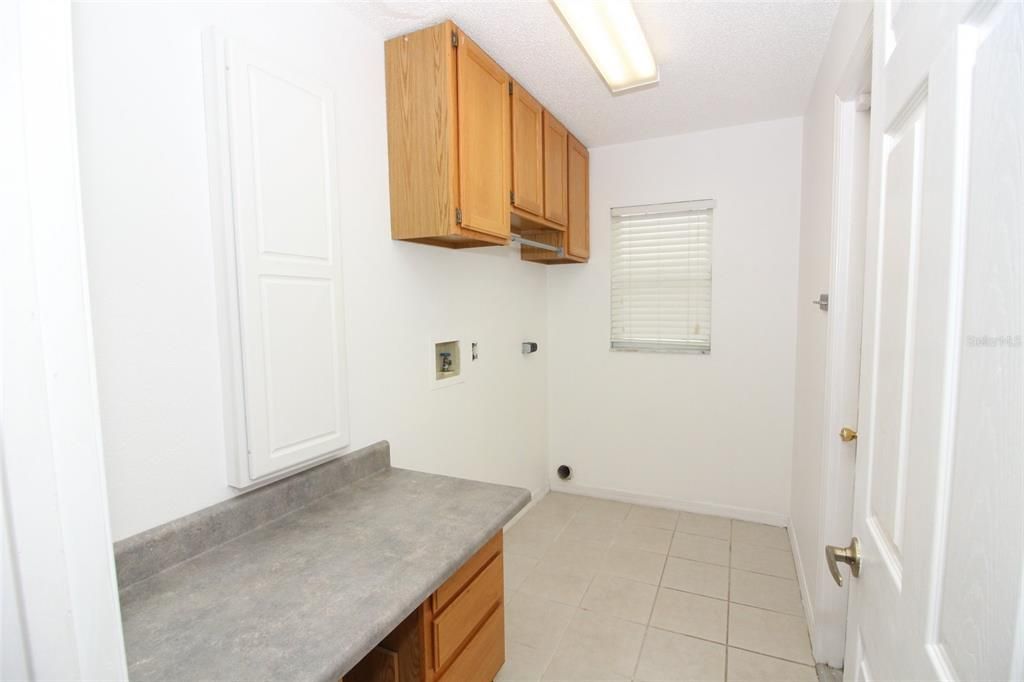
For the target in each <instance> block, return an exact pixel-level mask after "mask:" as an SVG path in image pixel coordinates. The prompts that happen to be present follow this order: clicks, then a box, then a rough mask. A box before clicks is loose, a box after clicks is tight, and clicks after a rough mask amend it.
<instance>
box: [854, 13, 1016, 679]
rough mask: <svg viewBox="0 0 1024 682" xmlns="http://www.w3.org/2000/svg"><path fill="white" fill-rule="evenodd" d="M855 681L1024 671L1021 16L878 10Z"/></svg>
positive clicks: (1007, 675) (860, 453)
mask: <svg viewBox="0 0 1024 682" xmlns="http://www.w3.org/2000/svg"><path fill="white" fill-rule="evenodd" d="M874 35H875V38H874V39H875V44H874V45H875V47H874V76H873V97H872V99H873V101H872V109H873V122H872V133H871V136H872V149H871V158H872V169H871V172H872V180H871V188H870V191H869V194H870V198H869V216H868V233H867V245H866V257H865V266H866V269H865V282H866V286H865V298H864V336H863V347H862V380H861V387H862V390H861V409H860V419H861V423H860V429H859V430H860V434H861V435H860V439H859V440H860V446H859V448H858V461H857V482H856V494H855V505H854V510H855V511H854V533H855V534H856V535H857V536H858V537H859V538H860V540H861V543H862V547H861V552H862V556H863V566H862V568H861V574H860V578H859V579H857V580H854V581H853V582H852V589H851V603H850V620H849V626H848V630H847V661H846V679H850V680H871V679H878V680H925V679H929V680H930V679H942V680H1011V679H1013V680H1020V679H1022V678H1024V601H1022V591H1024V590H1022V580H1024V574H1022V564H1024V554H1022V553H1024V449H1022V443H1024V376H1022V367H1024V361H1022V355H1024V346H1022V337H1021V335H1022V333H1024V329H1022V317H1024V315H1022V313H1024V310H1022V309H1024V272H1022V264H1024V157H1022V154H1024V5H1022V4H1021V3H1019V2H1000V3H913V2H895V1H893V0H889V1H888V2H882V3H880V5H879V6H878V7H877V8H876V10H875V33H874Z"/></svg>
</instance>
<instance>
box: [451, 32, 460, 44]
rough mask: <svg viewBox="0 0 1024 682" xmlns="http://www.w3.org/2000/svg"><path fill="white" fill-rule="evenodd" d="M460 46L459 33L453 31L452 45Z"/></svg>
mask: <svg viewBox="0 0 1024 682" xmlns="http://www.w3.org/2000/svg"><path fill="white" fill-rule="evenodd" d="M458 46H459V34H458V33H456V32H455V31H452V47H458Z"/></svg>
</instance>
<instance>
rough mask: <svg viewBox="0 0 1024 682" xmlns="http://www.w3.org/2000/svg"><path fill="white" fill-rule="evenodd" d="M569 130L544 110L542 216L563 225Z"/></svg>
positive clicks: (566, 202) (565, 215)
mask: <svg viewBox="0 0 1024 682" xmlns="http://www.w3.org/2000/svg"><path fill="white" fill-rule="evenodd" d="M568 137H569V131H567V130H566V129H565V126H564V125H562V124H561V123H559V122H558V119H557V118H555V117H554V116H552V115H551V114H550V113H548V112H547V110H545V111H544V217H545V218H547V219H548V220H550V221H551V222H553V223H557V224H559V225H565V224H566V222H567V221H568V213H569V212H568V210H567V207H566V205H567V204H568V197H567V196H566V178H567V172H568V169H567V168H566V167H567V165H568V164H567V156H568Z"/></svg>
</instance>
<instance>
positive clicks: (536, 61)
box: [344, 0, 839, 146]
mask: <svg viewBox="0 0 1024 682" xmlns="http://www.w3.org/2000/svg"><path fill="white" fill-rule="evenodd" d="M344 4H345V6H346V7H348V8H349V9H351V10H352V11H354V12H355V13H357V14H359V15H361V16H362V17H363V18H364V19H366V20H367V21H368V22H369V23H370V24H371V25H373V26H375V27H377V28H378V29H379V30H380V31H382V32H383V34H384V35H385V36H386V37H389V38H390V37H392V36H395V35H400V34H402V33H407V32H409V31H413V30H416V29H419V28H422V27H424V26H429V25H431V24H434V23H437V22H439V21H441V20H443V19H446V18H451V19H452V20H454V21H455V23H457V24H458V25H459V26H460V27H461V28H462V29H463V30H464V31H465V32H466V33H467V34H469V36H470V37H471V38H473V40H475V41H476V42H477V43H478V44H479V45H480V46H481V47H483V48H484V50H486V51H487V52H488V54H490V55H491V56H492V57H493V58H494V59H495V60H497V61H498V63H499V64H501V65H502V66H503V67H504V68H505V69H506V70H507V71H508V72H509V73H510V74H511V75H512V76H513V77H514V78H515V79H516V80H517V81H519V82H520V83H522V84H523V86H525V87H526V89H527V90H529V91H530V92H531V93H532V94H533V95H534V96H535V97H536V98H537V99H539V100H540V101H541V102H542V103H543V104H544V105H545V106H546V107H547V108H548V109H550V110H551V111H552V112H553V113H554V114H555V115H556V116H557V117H558V118H560V119H561V120H562V122H563V123H565V124H566V125H567V126H569V128H570V129H571V130H572V131H573V132H574V133H575V134H576V135H577V136H578V137H579V138H580V139H581V140H582V141H583V142H584V144H586V145H587V146H598V145H605V144H614V143H617V142H626V141H630V140H639V139H646V138H652V137H661V136H664V135H672V134H676V133H683V132H690V131H694V130H704V129H708V128H719V127H723V126H730V125H738V124H741V123H750V122H753V121H764V120H770V119H775V118H783V117H786V116H797V115H800V114H801V113H803V110H804V105H805V104H806V103H807V99H808V97H809V95H810V92H811V87H812V85H813V83H814V77H815V75H816V74H817V72H818V65H819V64H820V62H821V57H822V54H823V53H824V50H825V44H826V43H827V42H828V36H829V33H830V31H831V30H832V22H833V20H834V19H835V15H836V12H837V10H838V8H839V5H838V0H816V1H808V2H725V1H722V0H719V1H717V2H682V1H680V2H653V1H644V0H639V1H635V2H634V4H635V6H636V11H637V15H638V17H639V18H640V23H641V24H642V25H643V27H644V30H645V32H646V33H647V38H648V40H649V41H650V43H651V49H652V50H653V51H654V57H655V59H657V61H658V64H659V67H660V70H661V82H660V83H658V84H657V85H656V86H653V87H651V88H648V89H643V90H636V91H633V92H626V93H622V94H619V95H614V96H613V95H612V94H611V93H610V92H609V91H608V89H607V88H606V87H605V85H604V81H602V80H601V77H600V76H599V75H598V73H597V71H596V70H595V69H594V68H593V66H591V64H590V61H589V60H588V59H587V56H586V54H585V53H584V52H583V50H582V49H581V48H580V47H579V46H578V45H577V43H576V41H575V39H574V38H573V36H572V34H571V33H569V30H568V29H567V28H566V27H565V25H564V24H563V23H562V19H561V17H560V16H559V15H558V13H557V11H556V10H555V9H554V7H553V6H552V5H551V4H550V3H549V2H547V1H546V0H520V1H518V2H507V1H489V0H484V1H478V2H436V1H428V2H359V3H344Z"/></svg>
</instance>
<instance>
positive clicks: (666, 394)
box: [548, 118, 801, 524]
mask: <svg viewBox="0 0 1024 682" xmlns="http://www.w3.org/2000/svg"><path fill="white" fill-rule="evenodd" d="M800 145H801V120H800V119H799V118H792V119H784V120H779V121H769V122H764V123H757V124H753V125H745V126H739V127H735V128H724V129H718V130H711V131H706V132H701V133H695V134H689V135H681V136H675V137H667V138H661V139H656V140H647V141H643V142H637V143H629V144H623V145H614V146H608V147H601V148H596V149H592V150H591V153H590V163H591V176H590V181H591V185H590V197H591V201H590V225H591V257H590V263H589V265H587V266H585V267H576V266H560V267H556V268H554V269H553V270H552V272H550V273H549V275H548V294H549V303H548V336H549V338H550V339H551V341H550V346H551V352H550V353H549V354H548V366H549V368H550V369H549V378H548V386H549V396H548V401H549V405H550V415H549V434H550V436H549V446H548V447H549V453H550V459H551V464H552V465H553V466H554V465H557V464H560V463H568V464H571V465H572V466H573V467H574V470H575V471H574V478H573V482H572V483H571V484H570V486H571V487H573V488H576V489H582V490H585V489H598V490H601V491H604V492H613V493H614V494H617V495H619V496H625V497H629V498H631V499H644V498H658V501H660V502H661V503H664V504H672V505H674V506H678V507H681V508H689V509H693V510H703V511H708V512H712V513H720V514H730V515H736V516H740V517H745V518H751V519H759V520H763V521H768V522H773V523H778V524H782V523H785V520H786V518H787V516H788V513H789V484H790V457H791V454H792V437H793V429H792V424H793V372H794V348H795V339H796V306H797V298H796V284H797V235H798V229H799V223H800ZM689 199H715V200H716V201H717V207H716V209H715V216H714V221H715V222H714V233H713V244H712V250H713V255H712V272H713V275H712V276H713V282H712V321H711V330H712V331H711V335H712V341H711V344H712V350H711V354H710V355H670V354H642V353H622V352H616V353H613V352H610V351H609V349H608V347H609V326H610V325H609V314H610V313H609V288H610V285H609V226H610V218H609V210H610V209H611V208H612V207H614V206H629V205H634V204H646V203H654V202H668V201H682V200H689ZM651 501H654V499H651Z"/></svg>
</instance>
